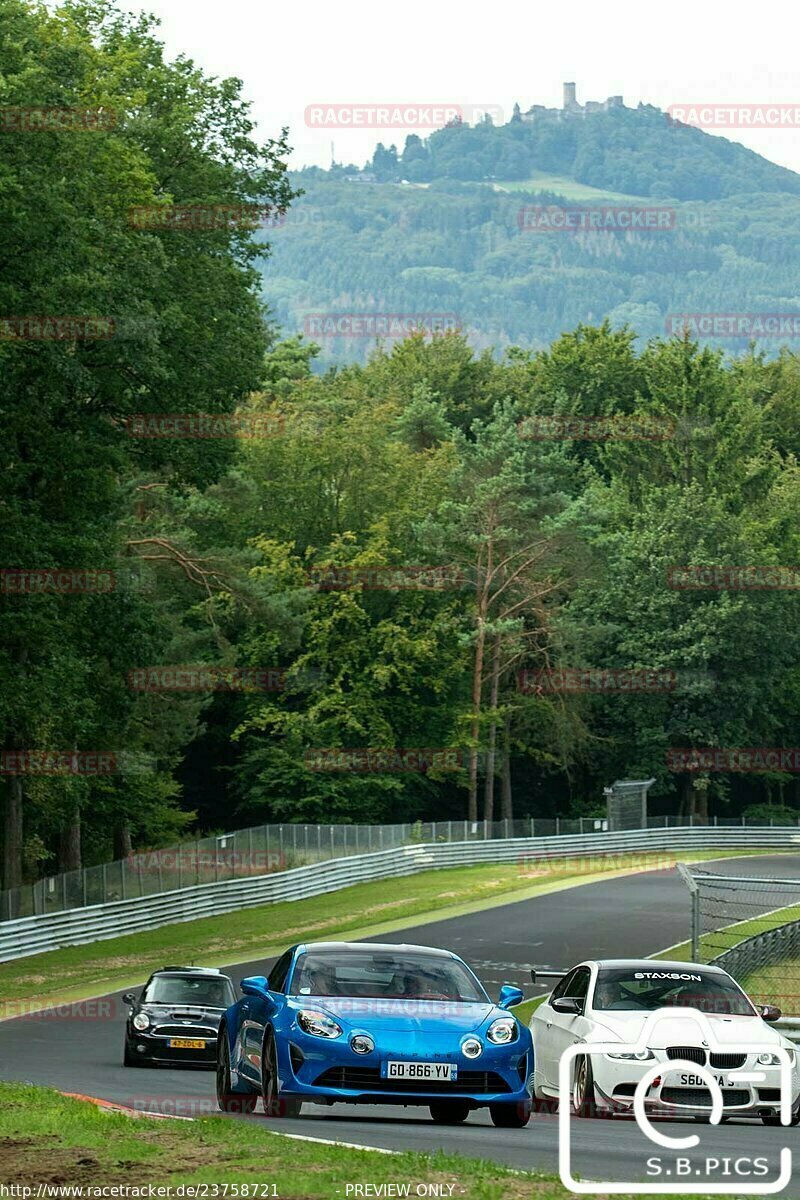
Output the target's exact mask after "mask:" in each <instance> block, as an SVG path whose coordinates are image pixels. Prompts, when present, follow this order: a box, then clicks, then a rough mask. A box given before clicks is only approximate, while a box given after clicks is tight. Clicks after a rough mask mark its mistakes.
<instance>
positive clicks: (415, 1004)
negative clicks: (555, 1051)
mask: <svg viewBox="0 0 800 1200" xmlns="http://www.w3.org/2000/svg"><path fill="white" fill-rule="evenodd" d="M241 989H242V992H243V993H244V994H243V996H241V998H240V999H239V1000H237V1001H236V1003H235V1004H232V1005H231V1007H230V1008H229V1009H228V1010H227V1011H226V1013H225V1016H224V1017H223V1019H222V1024H221V1026H220V1034H219V1039H218V1042H217V1100H218V1103H219V1106H220V1108H221V1109H222V1110H223V1111H224V1112H252V1111H253V1109H254V1108H255V1106H256V1103H257V1101H258V1098H259V1096H260V1097H261V1098H262V1101H263V1104H264V1111H265V1113H266V1114H267V1115H268V1116H276V1117H294V1116H297V1115H298V1114H299V1112H300V1107H301V1105H302V1103H303V1101H306V1102H308V1103H312V1104H335V1103H345V1104H406V1105H409V1104H414V1105H419V1104H422V1105H427V1106H428V1107H429V1108H430V1113H431V1116H432V1117H433V1119H434V1121H438V1122H440V1123H442V1124H457V1123H459V1122H461V1121H464V1120H466V1118H467V1117H468V1116H469V1113H470V1111H471V1110H472V1109H474V1108H481V1107H487V1106H488V1108H489V1112H490V1113H491V1117H492V1120H493V1121H494V1123H495V1125H500V1126H503V1127H505V1128H514V1129H521V1128H522V1127H523V1126H524V1125H527V1123H528V1119H529V1117H530V1113H531V1092H530V1088H531V1086H532V1082H531V1081H532V1079H533V1048H532V1042H531V1035H530V1032H529V1031H528V1029H527V1028H526V1027H525V1026H524V1025H521V1024H520V1023H519V1022H518V1021H517V1020H516V1019H515V1018H514V1017H513V1016H512V1015H510V1014H509V1013H508V1012H507V1011H506V1010H507V1009H508V1008H510V1006H511V1005H512V1004H518V1003H519V1002H520V1000H521V999H522V992H521V990H520V989H519V988H515V987H510V986H506V987H503V988H502V989H501V992H500V1002H499V1005H495V1004H493V1003H492V1002H491V1000H490V999H489V997H488V996H487V995H486V992H485V991H484V989H483V987H482V986H481V984H480V983H479V982H478V980H477V979H476V977H475V975H474V974H473V973H472V971H471V970H470V969H469V967H468V966H467V965H466V964H465V963H464V962H462V960H461V959H460V958H459V957H458V956H457V955H455V954H451V953H450V951H448V950H433V949H431V948H430V947H429V946H391V945H375V944H369V943H358V942H314V943H309V944H307V945H299V946H292V948H291V949H290V950H287V951H286V953H285V954H284V955H283V956H282V957H281V958H280V959H279V960H278V962H277V963H276V964H275V966H274V967H273V968H272V971H271V972H270V975H269V978H268V979H267V978H265V977H264V976H263V975H255V976H253V977H251V978H249V979H243V980H242V983H241Z"/></svg>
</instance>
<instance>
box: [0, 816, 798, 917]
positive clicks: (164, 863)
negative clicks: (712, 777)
mask: <svg viewBox="0 0 800 1200" xmlns="http://www.w3.org/2000/svg"><path fill="white" fill-rule="evenodd" d="M713 824H714V828H737V829H738V828H741V827H743V826H745V825H746V822H745V818H744V817H740V818H733V817H719V818H717V817H715V818H714V822H713ZM684 825H685V821H684V819H683V818H681V817H675V816H663V817H649V818H648V820H647V821H646V822H645V823H644V826H643V827H644V828H647V829H677V828H682V827H683V826H684ZM754 825H755V823H754ZM689 826H690V827H691V826H692V821H691V820H690V821H689ZM636 827H642V826H637V825H636V822H631V823H630V824H625V823H613V822H612V824H611V826H610V828H611V829H612V830H614V831H616V832H621V831H622V830H629V829H631V828H636ZM770 827H772V823H770ZM797 827H800V818H798V820H797V821H796V822H795V823H794V825H793V826H792V825H788V826H787V824H786V823H785V822H784V823H783V824H782V825H781V826H778V825H776V826H775V828H797ZM608 828H609V825H608V821H607V820H606V819H605V818H601V817H524V818H518V819H516V820H505V819H504V820H501V821H425V822H423V821H416V822H414V823H413V824H411V823H406V824H403V825H300V824H295V823H294V822H289V823H285V824H282V825H254V826H252V827H251V828H249V829H237V830H234V831H233V832H231V833H221V834H218V835H215V836H213V837H205V838H197V839H194V840H192V841H186V842H181V843H180V844H178V845H174V846H162V847H158V848H156V849H152V850H137V851H135V852H133V853H131V854H129V855H128V857H127V858H120V859H115V860H114V862H106V863H100V864H99V865H97V866H93V867H83V868H81V869H80V870H76V871H67V872H63V873H62V874H59V875H49V876H46V877H45V878H44V879H39V880H37V881H36V883H26V884H24V885H22V886H21V887H16V888H8V889H6V890H5V891H0V922H2V921H15V920H17V918H18V917H35V916H39V915H40V914H42V913H56V912H61V911H62V910H64V909H68V908H87V907H88V906H89V905H95V904H107V903H109V902H110V901H113V900H131V899H133V898H134V897H137V896H157V895H161V894H163V893H166V892H172V891H176V890H177V889H179V888H187V887H195V886H198V885H199V884H202V883H219V882H220V881H221V880H223V879H252V878H253V877H255V876H261V875H265V874H267V873H268V872H271V871H276V872H277V871H286V870H289V869H290V868H292V867H300V866H305V865H306V864H309V863H318V862H325V861H327V860H329V859H333V858H344V857H345V856H346V855H358V854H370V853H372V851H374V850H389V849H391V848H392V847H393V846H409V845H418V844H420V843H426V842H471V841H487V840H489V841H491V840H495V839H498V838H504V839H505V838H519V837H531V838H533V837H535V838H541V837H554V836H555V837H558V836H560V835H561V834H578V833H580V834H584V833H591V834H594V833H601V832H604V831H605V830H606V829H608Z"/></svg>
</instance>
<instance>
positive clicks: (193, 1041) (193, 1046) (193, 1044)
mask: <svg viewBox="0 0 800 1200" xmlns="http://www.w3.org/2000/svg"><path fill="white" fill-rule="evenodd" d="M167 1045H168V1046H169V1048H170V1050H205V1048H206V1043H205V1039H204V1038H170V1039H169V1041H168V1042H167Z"/></svg>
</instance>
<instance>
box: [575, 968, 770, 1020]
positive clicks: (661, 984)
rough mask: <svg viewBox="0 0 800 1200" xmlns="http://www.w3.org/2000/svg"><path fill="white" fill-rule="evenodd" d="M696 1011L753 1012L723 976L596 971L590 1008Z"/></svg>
mask: <svg viewBox="0 0 800 1200" xmlns="http://www.w3.org/2000/svg"><path fill="white" fill-rule="evenodd" d="M670 1006H674V1007H676V1008H696V1009H699V1010H700V1012H705V1013H717V1014H720V1015H722V1014H725V1015H728V1016H739V1017H753V1016H756V1011H755V1009H754V1008H753V1005H752V1004H751V1003H750V1001H749V1000H748V999H747V997H746V996H745V994H744V992H742V991H741V990H740V988H738V987H737V985H736V984H735V983H734V982H733V980H732V979H730V978H729V977H728V976H727V975H723V974H722V973H720V974H716V973H713V974H712V973H711V972H705V971H697V970H695V969H691V970H687V971H675V970H663V971H659V970H658V968H656V967H652V968H651V967H647V968H633V967H625V968H619V969H617V970H612V969H610V968H609V969H606V970H600V971H599V972H598V975H597V983H596V984H595V989H594V999H593V1001H592V1007H593V1008H594V1009H595V1010H599V1011H600V1012H642V1011H651V1010H653V1009H656V1008H665V1007H670Z"/></svg>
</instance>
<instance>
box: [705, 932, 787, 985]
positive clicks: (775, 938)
mask: <svg viewBox="0 0 800 1200" xmlns="http://www.w3.org/2000/svg"><path fill="white" fill-rule="evenodd" d="M793 958H800V921H787V923H786V924H785V925H777V926H776V927H775V928H774V929H765V930H764V932H763V933H755V934H753V936H752V937H749V938H745V939H744V940H743V941H741V942H739V943H738V945H736V946H731V948H730V950H723V952H722V954H718V955H717V957H716V958H712V959H711V963H712V965H713V966H715V967H722V969H723V970H725V971H727V972H728V974H729V975H733V977H734V979H746V978H747V976H748V975H750V974H751V973H752V972H753V971H757V970H758V969H759V968H760V967H774V966H777V965H778V964H779V963H782V962H786V960H787V959H793Z"/></svg>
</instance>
